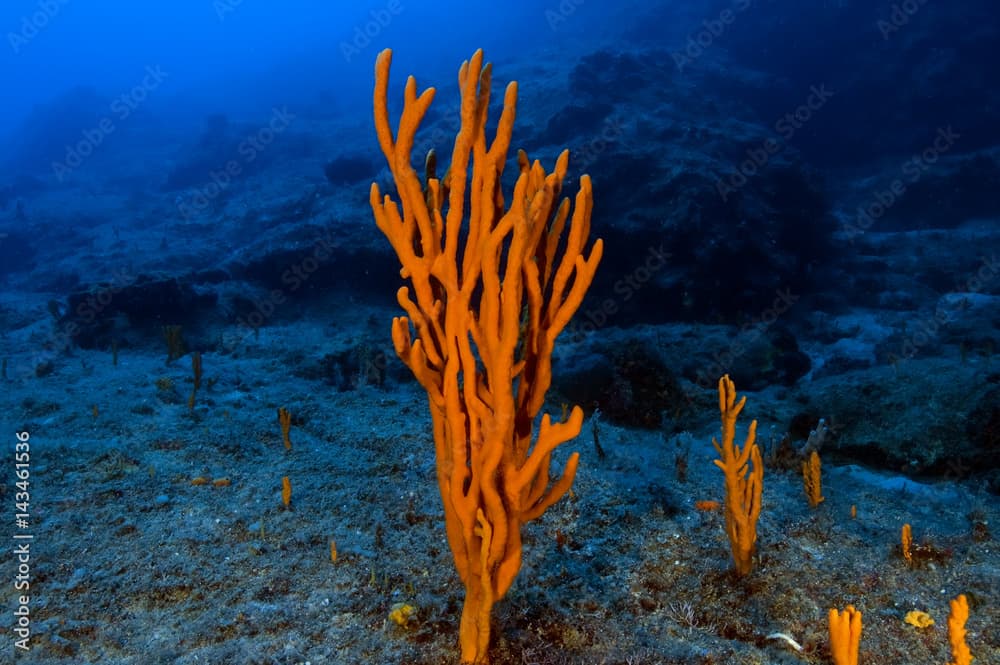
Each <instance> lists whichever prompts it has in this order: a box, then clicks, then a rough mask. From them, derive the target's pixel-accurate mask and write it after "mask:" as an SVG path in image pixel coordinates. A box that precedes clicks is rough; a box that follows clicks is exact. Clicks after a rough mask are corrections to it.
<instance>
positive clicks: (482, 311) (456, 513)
mask: <svg viewBox="0 0 1000 665" xmlns="http://www.w3.org/2000/svg"><path fill="white" fill-rule="evenodd" d="M391 59H392V52H391V51H389V50H385V51H383V52H382V53H381V54H379V57H378V60H377V63H376V65H375V95H374V105H375V128H376V131H377V134H378V141H379V145H380V146H381V148H382V152H383V153H384V155H385V158H386V161H387V162H388V165H389V169H390V171H391V172H392V176H393V180H394V182H395V186H396V191H397V194H398V196H399V203H398V204H397V203H396V202H395V201H393V200H392V198H391V197H390V196H389V195H385V196H384V197H383V195H382V192H381V191H380V190H379V187H378V185H377V184H372V187H371V206H372V210H373V212H374V215H375V222H376V224H377V225H378V227H379V229H381V230H382V232H383V233H384V234H385V236H386V237H387V238H388V239H389V242H390V243H391V244H392V247H393V249H394V250H395V251H396V254H397V256H398V257H399V260H400V263H401V264H402V270H401V271H400V275H401V276H402V277H403V278H404V279H407V280H409V286H403V287H402V288H400V289H399V291H398V292H397V294H396V297H397V300H398V301H399V304H400V305H401V306H402V308H403V309H404V310H405V312H406V316H401V317H398V318H395V319H393V322H392V339H393V343H394V345H395V348H396V353H397V354H398V355H399V357H400V358H401V359H402V360H403V362H404V363H406V365H407V366H408V367H409V368H410V370H411V371H412V372H413V374H414V376H415V377H416V378H417V380H418V381H419V382H420V384H421V385H422V386H423V387H424V389H425V390H426V391H427V395H428V399H429V402H430V411H431V419H432V421H433V427H434V445H435V452H436V456H437V479H438V485H439V489H440V491H441V498H442V501H443V503H444V514H445V527H446V532H447V536H448V544H449V546H450V548H451V552H452V555H453V557H454V560H455V566H456V568H457V569H458V574H459V577H460V578H461V579H462V582H463V583H464V584H465V593H466V596H465V604H464V607H463V609H462V619H461V625H460V628H459V641H460V644H461V658H462V662H464V663H485V662H487V648H488V645H489V638H490V613H491V608H492V606H493V604H494V603H495V602H496V601H498V600H500V599H501V598H502V597H503V596H504V594H505V593H506V592H507V590H508V589H509V588H510V586H511V584H512V583H513V581H514V578H515V576H516V575H517V573H518V570H519V569H520V567H521V526H522V525H523V524H524V523H526V522H528V521H530V520H533V519H535V518H537V517H539V516H540V515H542V513H543V512H545V510H546V509H547V508H548V507H549V506H551V505H552V504H553V503H555V502H556V501H557V500H558V499H559V498H560V497H562V496H563V495H564V494H565V493H566V492H567V491H568V490H569V489H570V486H571V485H572V483H573V478H574V476H575V474H576V468H577V462H578V455H577V453H573V454H572V455H571V456H570V457H569V459H568V460H567V462H566V467H565V469H564V471H563V474H562V477H561V478H559V479H552V478H550V475H549V463H550V457H551V455H552V452H553V451H554V450H555V448H556V447H557V446H559V445H560V444H562V443H565V442H566V441H569V440H571V439H573V438H574V437H576V436H577V435H578V434H579V433H580V427H581V425H582V423H583V411H582V410H581V409H580V408H579V407H574V408H573V409H572V410H571V412H570V413H569V415H568V417H567V418H566V419H565V420H561V421H560V422H553V421H552V419H551V418H550V416H549V415H548V414H546V415H544V416H543V417H542V418H541V420H540V422H539V424H538V431H537V434H535V435H533V430H534V429H535V419H536V416H537V415H538V413H539V412H540V410H541V408H542V406H543V403H544V400H545V393H546V391H547V390H548V388H549V385H550V383H551V380H552V352H553V349H554V346H555V341H556V337H557V336H558V335H559V333H560V331H562V330H563V328H564V327H565V326H566V324H567V323H568V322H569V320H570V317H572V315H573V314H574V313H575V312H576V310H577V308H578V307H579V306H580V303H581V302H582V300H583V297H584V295H585V294H586V292H587V290H588V289H589V287H590V284H591V281H592V279H593V277H594V272H595V271H596V269H597V265H598V263H599V262H600V259H601V255H602V251H603V244H602V242H601V241H600V240H596V241H595V242H594V243H593V245H592V247H591V249H590V251H589V253H587V252H585V246H586V244H587V241H588V236H589V234H590V214H591V208H592V206H593V196H592V192H591V183H590V178H589V177H588V176H586V175H584V176H582V177H581V178H580V191H579V193H578V194H577V195H576V204H575V206H573V207H572V215H570V209H571V206H570V203H569V200H568V199H563V200H561V201H560V200H559V194H560V191H561V189H562V184H563V180H564V178H565V176H566V170H567V166H568V160H569V155H568V152H566V151H564V152H563V153H562V154H560V155H559V158H558V159H557V160H556V164H555V170H554V171H553V172H552V173H546V172H545V170H544V169H543V168H542V165H541V164H540V163H539V162H538V161H535V162H534V163H531V162H529V161H528V157H527V156H526V155H525V153H524V152H523V151H520V152H519V153H518V167H519V169H520V173H519V175H518V177H517V181H516V183H515V185H514V190H513V193H512V194H511V195H510V197H509V198H506V199H505V195H504V192H503V191H502V188H501V186H500V181H501V175H502V173H503V170H504V166H505V163H506V160H507V151H508V148H509V146H510V142H511V136H512V131H513V125H514V113H515V105H516V102H517V84H516V83H511V84H509V85H508V86H507V90H506V93H505V95H504V103H503V111H502V112H501V115H500V119H499V121H498V123H497V129H496V136H495V137H494V138H493V140H492V141H487V139H486V122H487V121H486V116H487V110H488V109H489V99H490V80H491V67H490V65H489V64H486V65H484V63H483V54H482V51H476V53H475V54H473V56H472V59H471V60H470V61H466V62H464V63H462V66H461V68H460V70H459V73H458V83H459V88H460V91H461V98H462V101H461V128H460V129H459V132H458V135H457V136H456V137H455V144H454V148H453V150H452V153H451V163H450V166H449V167H448V171H447V173H446V175H445V176H444V177H443V178H441V179H438V178H436V177H435V175H434V168H433V161H432V160H430V159H429V161H428V167H427V178H426V183H421V181H420V178H419V177H418V175H417V173H416V171H415V170H414V169H413V166H412V164H411V152H412V150H413V144H414V136H415V134H416V131H417V128H418V126H419V125H420V122H421V120H422V119H423V117H424V114H425V113H426V112H427V108H428V107H429V105H430V103H431V100H432V99H433V97H434V89H433V88H429V89H427V90H425V91H423V92H422V93H420V94H419V95H418V94H417V84H416V81H415V80H414V79H413V77H412V76H411V77H410V78H409V79H408V80H407V82H406V88H405V94H404V100H403V108H402V115H401V118H400V120H399V126H398V129H397V130H396V131H395V132H394V130H393V128H392V126H391V124H390V121H389V110H388V100H387V96H388V89H389V66H390V62H391ZM564 231H566V233H565V234H564V233H563V232H564ZM414 337H415V338H414Z"/></svg>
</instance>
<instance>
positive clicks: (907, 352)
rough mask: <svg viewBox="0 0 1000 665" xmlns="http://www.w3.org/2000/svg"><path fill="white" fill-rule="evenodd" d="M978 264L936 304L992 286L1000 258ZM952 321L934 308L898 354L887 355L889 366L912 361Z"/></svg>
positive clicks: (907, 339) (952, 318)
mask: <svg viewBox="0 0 1000 665" xmlns="http://www.w3.org/2000/svg"><path fill="white" fill-rule="evenodd" d="M979 264H980V265H979V268H978V269H977V270H976V271H975V272H974V273H972V274H971V275H969V276H968V277H966V278H965V280H963V281H962V282H960V283H959V284H957V285H956V286H955V288H954V289H952V290H951V291H949V292H948V293H946V294H944V295H943V296H941V298H939V299H938V304H940V303H941V301H942V300H944V299H945V298H948V297H949V296H958V295H961V294H963V293H980V292H982V291H983V290H984V289H985V288H986V287H988V286H989V285H990V284H992V283H993V282H994V281H995V280H996V278H997V275H998V274H1000V258H998V257H997V255H996V254H991V255H990V256H983V257H982V258H981V259H980V260H979ZM952 321H954V317H952V316H951V315H949V313H948V312H947V311H944V310H943V309H941V307H939V306H935V308H934V312H933V313H931V314H929V315H927V316H925V317H923V318H921V319H919V320H918V321H917V322H916V324H915V325H914V331H913V333H912V334H910V335H909V336H907V338H906V339H905V340H903V343H902V344H900V347H899V353H889V354H888V356H887V360H888V362H889V364H891V365H895V364H896V363H898V362H899V361H900V360H910V359H912V358H913V357H914V356H916V355H917V353H918V352H919V351H920V349H922V348H923V347H925V346H927V345H928V344H930V343H931V342H932V341H933V340H934V339H935V338H937V337H938V335H940V334H941V330H942V328H944V327H946V326H947V325H948V324H949V323H951V322H952Z"/></svg>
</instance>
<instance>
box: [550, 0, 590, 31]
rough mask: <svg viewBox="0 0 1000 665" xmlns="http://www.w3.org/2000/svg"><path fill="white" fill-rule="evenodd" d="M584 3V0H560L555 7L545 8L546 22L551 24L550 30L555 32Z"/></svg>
mask: <svg viewBox="0 0 1000 665" xmlns="http://www.w3.org/2000/svg"><path fill="white" fill-rule="evenodd" d="M583 3H584V0H560V2H559V4H558V5H556V6H555V7H549V8H548V9H546V10H545V22H546V23H547V24H548V25H549V30H551V31H552V32H555V31H556V30H558V29H559V26H561V25H562V24H563V23H565V22H566V21H567V20H568V19H569V17H571V16H572V15H573V14H575V13H576V10H577V9H578V8H579V7H580V5H582V4H583Z"/></svg>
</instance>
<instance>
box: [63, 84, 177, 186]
mask: <svg viewBox="0 0 1000 665" xmlns="http://www.w3.org/2000/svg"><path fill="white" fill-rule="evenodd" d="M167 76H168V74H167V72H165V71H163V68H162V67H160V66H159V65H149V66H147V67H146V75H145V76H143V77H142V81H140V82H139V83H138V84H137V85H135V86H134V87H133V88H132V89H131V90H128V91H126V92H123V93H122V94H120V95H118V96H117V97H115V98H114V100H112V102H111V104H110V105H109V107H108V115H105V116H104V117H103V118H101V119H100V120H99V121H98V122H97V124H96V125H94V126H93V127H88V128H87V129H85V130H83V132H81V134H80V140H79V141H77V142H76V143H74V144H72V145H67V146H66V154H65V155H64V156H63V158H62V160H61V161H58V162H52V173H53V174H54V175H55V177H56V179H57V180H58V181H59V182H62V181H63V180H64V179H65V178H66V176H68V175H69V174H71V173H72V172H73V171H74V170H76V169H77V168H79V166H80V165H81V164H83V162H84V161H86V159H87V158H88V157H90V156H91V155H93V154H94V152H95V151H96V150H97V149H98V148H99V147H100V146H101V144H102V143H104V141H105V140H106V139H107V138H108V137H109V136H111V135H112V134H114V133H115V131H116V130H117V129H118V123H121V122H125V121H126V120H128V118H129V117H130V116H131V115H132V114H133V113H135V111H136V109H138V108H139V106H141V105H142V103H143V102H145V101H146V100H147V99H148V98H149V95H150V94H151V93H152V92H153V91H154V90H156V89H157V88H158V87H160V84H161V83H163V81H164V80H165V79H166V78H167Z"/></svg>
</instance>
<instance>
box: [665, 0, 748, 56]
mask: <svg viewBox="0 0 1000 665" xmlns="http://www.w3.org/2000/svg"><path fill="white" fill-rule="evenodd" d="M752 4H753V0H734V2H733V5H732V7H727V8H725V9H723V10H722V11H720V12H719V15H718V16H716V17H715V18H711V19H705V20H704V21H702V22H701V29H700V30H698V31H697V32H695V33H694V34H690V35H688V39H687V42H685V43H684V48H682V49H681V50H679V51H674V52H673V53H671V54H670V55H671V57H672V58H673V59H674V65H676V66H677V71H679V72H683V71H684V68H685V67H687V66H688V65H690V64H691V63H693V62H694V61H695V60H697V59H698V58H700V57H701V56H702V55H704V54H705V51H707V50H708V49H710V48H711V47H712V45H713V44H715V40H717V39H718V38H719V37H721V36H722V35H724V34H725V33H726V31H727V30H728V29H729V27H730V26H731V25H732V24H733V23H735V22H736V19H737V18H738V17H739V15H740V14H742V13H743V12H745V11H746V10H747V9H749V8H750V6H751V5H752Z"/></svg>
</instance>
